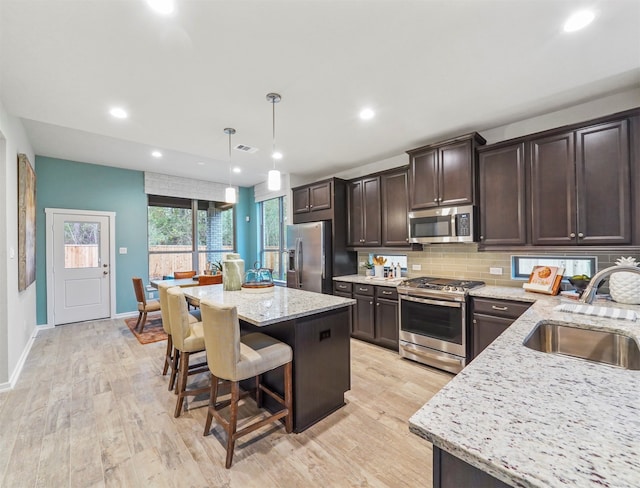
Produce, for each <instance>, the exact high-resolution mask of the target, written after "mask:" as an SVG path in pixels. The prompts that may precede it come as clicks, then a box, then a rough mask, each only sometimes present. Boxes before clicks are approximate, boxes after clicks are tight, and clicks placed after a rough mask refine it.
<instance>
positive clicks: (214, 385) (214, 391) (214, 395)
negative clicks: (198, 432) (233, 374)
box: [204, 374, 218, 435]
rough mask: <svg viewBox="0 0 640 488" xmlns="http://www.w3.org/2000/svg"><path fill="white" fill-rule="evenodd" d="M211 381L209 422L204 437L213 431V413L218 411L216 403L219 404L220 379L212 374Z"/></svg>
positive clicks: (205, 427)
mask: <svg viewBox="0 0 640 488" xmlns="http://www.w3.org/2000/svg"><path fill="white" fill-rule="evenodd" d="M209 381H211V395H210V396H209V408H207V420H206V422H205V423H204V435H209V433H210V431H211V421H212V420H213V411H214V410H215V409H216V403H217V402H218V378H217V377H216V376H214V375H213V374H211V375H210V380H209Z"/></svg>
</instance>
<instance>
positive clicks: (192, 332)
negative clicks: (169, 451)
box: [167, 286, 209, 417]
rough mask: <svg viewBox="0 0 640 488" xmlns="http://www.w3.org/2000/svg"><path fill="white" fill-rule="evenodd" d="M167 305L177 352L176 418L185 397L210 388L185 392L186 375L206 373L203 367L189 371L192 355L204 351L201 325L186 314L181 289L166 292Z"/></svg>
mask: <svg viewBox="0 0 640 488" xmlns="http://www.w3.org/2000/svg"><path fill="white" fill-rule="evenodd" d="M167 305H168V309H169V324H170V326H171V336H172V337H173V347H174V348H175V349H176V351H175V352H174V355H173V368H174V369H175V370H176V371H177V372H178V384H177V385H176V394H177V395H178V399H177V401H176V409H175V412H174V417H179V416H180V413H181V412H182V406H183V405H184V398H185V397H187V396H195V395H199V394H201V393H208V392H209V387H203V388H195V389H191V390H187V378H188V376H189V375H193V374H198V373H202V372H205V371H207V365H206V363H202V364H201V365H195V366H198V367H195V366H194V367H190V365H189V360H190V358H191V355H192V354H196V353H199V352H203V351H204V334H203V332H202V322H196V323H192V319H190V317H191V314H189V311H188V310H187V301H186V300H185V297H184V293H183V292H182V290H181V289H180V287H177V286H174V287H171V288H169V289H167Z"/></svg>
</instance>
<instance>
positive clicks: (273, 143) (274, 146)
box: [271, 98, 276, 169]
mask: <svg viewBox="0 0 640 488" xmlns="http://www.w3.org/2000/svg"><path fill="white" fill-rule="evenodd" d="M271 108H272V111H271V113H272V122H273V124H272V127H273V137H272V139H271V145H272V147H271V159H273V169H276V100H275V98H274V99H273V100H272V101H271Z"/></svg>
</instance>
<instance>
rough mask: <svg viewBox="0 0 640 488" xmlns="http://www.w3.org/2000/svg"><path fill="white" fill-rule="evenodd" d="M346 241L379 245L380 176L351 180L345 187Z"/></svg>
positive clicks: (355, 244)
mask: <svg viewBox="0 0 640 488" xmlns="http://www.w3.org/2000/svg"><path fill="white" fill-rule="evenodd" d="M347 205H348V208H349V212H348V221H347V243H348V245H349V246H380V245H381V244H382V241H381V234H380V228H381V204H380V177H379V176H374V177H367V178H363V179H361V180H355V181H351V182H350V183H349V185H348V187H347Z"/></svg>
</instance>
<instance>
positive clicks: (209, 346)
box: [200, 300, 293, 468]
mask: <svg viewBox="0 0 640 488" xmlns="http://www.w3.org/2000/svg"><path fill="white" fill-rule="evenodd" d="M200 310H201V312H202V324H203V328H204V340H205V345H206V351H207V363H208V365H209V371H210V372H211V396H210V397H209V408H208V411H207V420H206V422H205V427H204V435H208V434H209V431H210V429H211V420H212V418H213V417H215V418H216V420H217V421H218V423H220V425H222V427H223V428H224V430H225V431H226V432H227V459H226V462H225V467H226V468H230V467H231V463H232V460H233V450H234V447H235V442H236V439H237V438H238V437H240V436H243V435H246V434H249V433H250V432H253V431H254V430H256V429H259V428H260V427H262V426H264V425H267V424H269V423H271V422H276V421H278V420H280V419H281V418H284V420H285V429H286V432H287V433H290V432H291V431H292V430H293V394H292V391H293V388H292V370H293V368H292V359H293V351H292V349H291V347H290V346H288V345H287V344H284V343H283V342H280V341H278V340H276V339H274V338H272V337H270V336H268V335H265V334H262V333H259V332H255V333H250V334H246V335H243V336H242V337H241V336H240V324H239V322H238V311H237V309H236V307H234V306H229V305H219V304H216V303H214V302H212V301H209V300H203V301H202V302H201V304H200ZM279 367H284V398H283V397H282V396H280V395H279V394H278V393H276V392H275V391H273V390H271V389H269V388H267V387H266V386H264V385H263V384H262V383H261V375H262V374H263V373H266V372H267V371H271V370H274V369H276V368H279ZM249 378H255V383H254V384H255V398H256V403H257V405H258V407H262V393H263V392H264V393H267V394H268V395H269V396H270V397H272V398H273V399H274V400H276V401H277V402H278V403H280V404H281V405H282V406H283V408H282V409H281V410H279V411H278V412H276V413H274V414H272V415H269V416H268V417H266V418H262V419H260V420H256V419H255V418H254V419H252V421H251V423H250V424H249V425H247V426H245V427H243V428H242V429H241V430H239V431H238V430H237V424H238V402H239V400H240V397H241V395H240V388H239V383H240V381H242V380H245V379H249ZM218 380H227V381H229V382H231V399H230V400H226V401H224V402H220V403H218ZM242 396H243V397H244V396H247V394H246V393H245V394H243V395H242ZM228 405H230V406H231V408H230V410H231V411H230V415H229V420H226V419H225V418H224V417H222V415H221V414H220V412H219V410H221V409H222V408H224V407H226V406H228ZM260 416H261V415H260Z"/></svg>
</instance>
